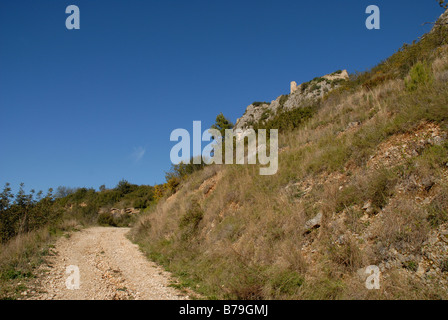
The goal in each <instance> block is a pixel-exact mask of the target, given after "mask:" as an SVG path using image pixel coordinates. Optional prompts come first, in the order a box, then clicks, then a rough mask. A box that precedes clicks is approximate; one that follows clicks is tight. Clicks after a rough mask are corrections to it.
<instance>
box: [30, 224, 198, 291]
mask: <svg viewBox="0 0 448 320" xmlns="http://www.w3.org/2000/svg"><path fill="white" fill-rule="evenodd" d="M128 231H129V229H128V228H110V227H93V228H88V229H85V230H82V231H79V232H75V233H73V234H71V235H70V236H69V237H68V238H64V237H62V238H60V239H59V240H58V241H57V243H56V245H55V247H54V248H53V249H52V250H51V255H50V256H49V257H48V259H47V263H46V264H44V265H43V266H42V267H41V272H40V274H41V275H40V276H39V277H38V279H37V285H38V288H37V290H36V293H35V294H30V295H28V294H27V296H26V297H24V298H26V299H35V300H48V299H51V300H127V299H136V300H179V299H188V298H189V297H188V295H187V294H185V293H183V292H181V291H179V290H177V289H175V288H173V287H170V286H169V285H170V283H172V282H173V279H172V278H171V277H170V275H169V273H167V272H166V271H164V270H163V269H162V268H161V267H160V266H158V265H156V264H155V263H153V262H150V261H148V260H147V259H146V258H145V256H144V255H143V253H142V252H141V251H140V250H139V249H138V246H137V245H135V244H133V243H132V242H131V241H130V240H129V239H127V238H126V233H127V232H128ZM71 265H73V266H78V268H79V273H80V287H79V289H77V290H70V289H67V286H66V279H67V278H68V277H69V274H66V268H67V267H68V266H71ZM25 294H26V293H25Z"/></svg>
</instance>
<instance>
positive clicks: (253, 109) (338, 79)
mask: <svg viewBox="0 0 448 320" xmlns="http://www.w3.org/2000/svg"><path fill="white" fill-rule="evenodd" d="M348 78H349V75H348V72H347V70H339V71H336V72H333V73H331V74H328V75H325V76H322V77H318V78H315V79H313V80H311V81H309V82H305V83H302V84H300V85H299V86H297V83H296V82H295V81H292V82H291V87H290V92H291V93H290V94H289V95H281V96H279V97H278V98H277V99H275V100H273V101H272V102H271V103H267V102H254V103H252V104H251V105H249V106H248V107H247V108H246V112H245V113H244V115H243V116H242V117H241V118H239V119H237V121H236V125H235V129H242V130H244V129H248V128H252V127H253V126H254V124H256V123H258V122H260V121H266V120H269V119H271V118H272V117H274V116H275V114H276V113H277V112H278V111H279V110H292V109H295V108H300V107H302V106H305V105H307V103H312V102H313V101H316V100H318V99H322V98H323V97H324V95H325V94H326V93H328V92H330V91H331V90H334V89H336V88H337V87H339V86H340V85H341V83H342V82H344V81H346V80H348Z"/></svg>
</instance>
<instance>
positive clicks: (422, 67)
mask: <svg viewBox="0 0 448 320" xmlns="http://www.w3.org/2000/svg"><path fill="white" fill-rule="evenodd" d="M432 81H433V78H432V72H431V67H430V66H429V64H428V63H422V62H418V63H417V64H416V65H415V66H413V67H412V69H411V71H410V72H409V79H406V80H405V86H406V89H407V90H408V91H415V90H417V89H418V88H419V87H420V86H424V85H429V84H431V83H432Z"/></svg>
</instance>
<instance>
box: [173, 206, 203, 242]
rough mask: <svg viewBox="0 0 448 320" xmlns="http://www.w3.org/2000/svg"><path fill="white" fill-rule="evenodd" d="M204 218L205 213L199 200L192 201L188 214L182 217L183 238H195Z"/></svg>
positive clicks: (180, 223) (180, 225)
mask: <svg viewBox="0 0 448 320" xmlns="http://www.w3.org/2000/svg"><path fill="white" fill-rule="evenodd" d="M203 217H204V211H203V210H202V208H201V205H200V204H199V202H198V201H197V200H192V201H191V203H190V207H189V208H188V210H187V212H186V213H185V214H184V215H183V216H182V217H181V219H180V221H179V227H180V229H181V230H183V234H182V238H183V239H184V240H187V239H189V238H191V236H193V235H194V234H195V233H196V231H197V229H198V226H199V223H200V222H201V220H202V218H203Z"/></svg>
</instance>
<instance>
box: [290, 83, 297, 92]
mask: <svg viewBox="0 0 448 320" xmlns="http://www.w3.org/2000/svg"><path fill="white" fill-rule="evenodd" d="M296 90H297V82H295V81H291V93H293V92H294V91H296Z"/></svg>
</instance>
